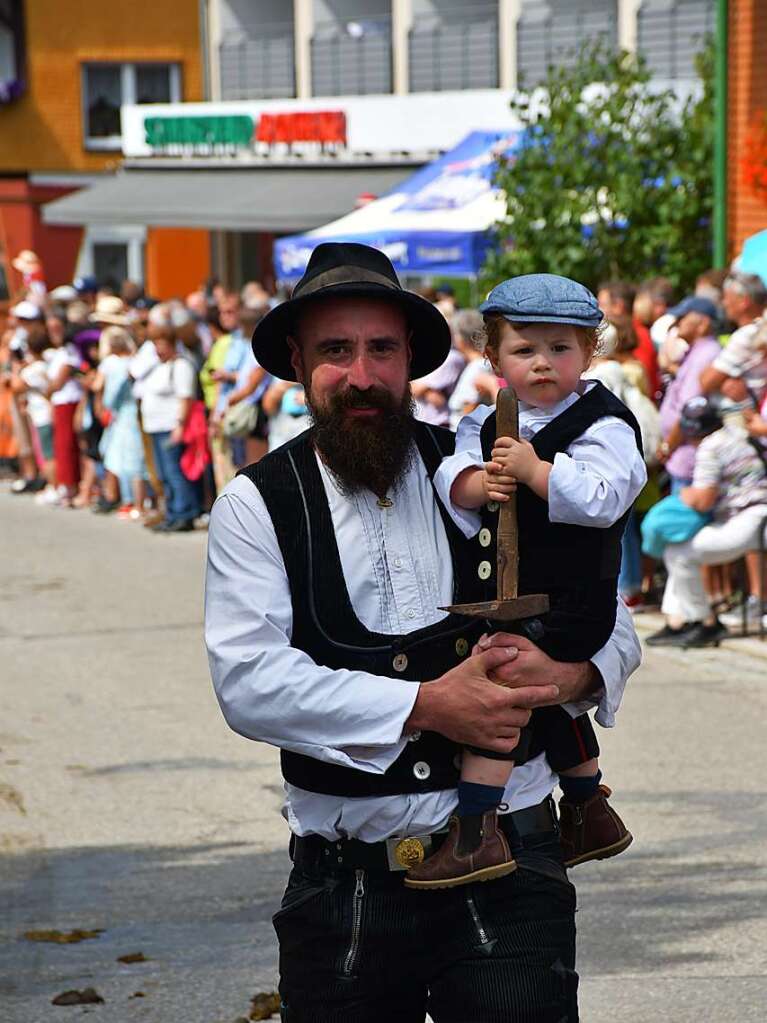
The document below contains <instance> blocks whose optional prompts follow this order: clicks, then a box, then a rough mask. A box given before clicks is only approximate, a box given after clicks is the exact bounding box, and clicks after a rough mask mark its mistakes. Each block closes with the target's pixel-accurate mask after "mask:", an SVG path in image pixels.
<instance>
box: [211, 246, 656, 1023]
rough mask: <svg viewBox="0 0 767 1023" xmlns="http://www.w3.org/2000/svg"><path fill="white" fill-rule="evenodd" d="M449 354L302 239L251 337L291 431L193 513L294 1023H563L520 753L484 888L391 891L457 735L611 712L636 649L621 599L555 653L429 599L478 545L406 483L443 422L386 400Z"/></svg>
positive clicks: (547, 847) (398, 399)
mask: <svg viewBox="0 0 767 1023" xmlns="http://www.w3.org/2000/svg"><path fill="white" fill-rule="evenodd" d="M449 347H450V334H449V328H448V325H447V323H446V322H445V320H444V318H443V316H442V314H441V313H440V312H439V311H438V310H436V309H434V307H433V306H432V305H431V304H430V303H429V302H426V301H425V300H423V299H421V298H420V297H418V296H417V295H414V294H412V293H410V292H408V291H405V290H403V288H402V287H401V285H400V283H399V281H398V279H397V276H396V274H395V272H394V269H393V267H392V265H391V263H390V262H389V260H388V259H387V258H386V257H385V256H384V255H383V254H382V253H380V252H378V251H377V250H375V249H371V248H369V247H367V246H363V245H357V244H352V243H341V244H339V243H326V244H323V245H320V246H318V247H317V248H316V249H315V250H314V252H313V254H312V257H311V259H310V261H309V264H308V266H307V269H306V272H305V274H304V276H303V278H302V279H301V280H300V281H299V282H298V284H297V285H296V288H295V290H294V292H293V297H292V298H291V300H290V301H288V302H285V303H283V304H282V305H280V306H278V307H276V308H275V309H273V310H272V311H271V312H270V313H268V314H267V315H266V316H265V317H264V318H263V319H262V320H261V321H260V323H259V324H258V326H257V327H256V330H255V332H254V335H253V351H254V355H255V357H256V359H257V360H258V362H259V364H260V365H262V366H263V367H264V368H265V369H266V370H267V372H269V373H270V374H272V375H273V376H275V377H278V378H281V379H284V380H296V381H298V382H299V383H301V384H303V386H304V388H305V394H306V402H307V405H308V408H309V410H310V413H311V417H312V426H311V427H310V429H308V430H307V431H306V432H304V433H303V434H301V435H300V436H298V437H297V438H294V439H293V440H291V441H289V442H288V443H287V444H286V445H284V446H282V447H281V448H278V449H276V450H274V451H272V452H270V453H269V454H268V455H267V456H265V457H264V458H262V459H261V460H260V461H259V462H258V463H257V464H256V465H253V466H250V467H248V468H246V469H244V470H243V471H241V472H240V474H239V475H238V476H236V477H235V479H234V480H232V481H231V482H230V483H229V484H228V485H227V487H226V488H225V489H224V490H223V492H222V493H221V495H220V496H219V498H218V500H217V502H216V504H215V505H214V507H213V510H212V513H211V521H210V526H209V544H208V564H207V576H206V595H205V607H206V612H205V639H206V644H207V648H208V656H209V663H210V668H211V674H212V678H213V683H214V686H215V689H216V693H217V696H218V699H219V703H220V706H221V709H222V711H223V713H224V715H225V717H226V719H227V721H228V723H229V724H230V726H231V727H232V728H233V729H234V730H235V731H237V732H239V733H241V734H243V735H245V736H247V737H248V738H251V739H254V740H258V741H263V742H268V743H270V744H272V745H275V746H278V747H279V748H280V749H281V765H282V772H283V776H284V779H285V789H286V803H285V810H284V814H285V817H286V819H287V821H288V824H289V827H290V830H291V832H292V837H291V842H290V851H291V856H292V859H293V864H294V867H293V872H292V874H291V877H290V880H289V883H288V888H287V890H286V892H285V896H284V898H283V901H282V906H281V908H280V910H279V911H278V912H277V914H276V915H275V918H274V925H275V928H276V930H277V935H278V938H279V942H280V972H281V980H280V995H281V1000H282V1003H283V1004H282V1009H281V1012H282V1018H283V1019H285V1020H291V1021H294V1023H296V1021H304V1020H306V1021H308V1020H316V1019H327V1020H331V1019H332V1020H335V1021H349V1023H351V1021H354V1023H357V1021H359V1020H362V1019H364V1020H366V1021H371V1023H375V1021H378V1020H381V1021H383V1020H387V1021H388V1020H391V1019H397V1018H407V1019H408V1020H414V1021H415V1020H423V1019H424V1017H425V1014H426V1012H427V1011H428V1012H429V1013H430V1015H431V1016H432V1018H433V1019H434V1020H435V1021H437V1023H449V1021H456V1023H457V1021H459V1020H460V1021H463V1023H465V1021H466V1020H479V1019H483V1018H487V1015H488V1012H492V1013H493V1014H494V1018H498V1019H500V1018H512V1016H514V1015H519V1016H521V1015H525V1017H526V1018H529V1019H533V1018H543V1016H542V1013H544V1012H547V1013H549V1014H551V1017H552V1019H553V1018H554V1016H555V1015H556V1018H558V1019H568V1020H576V1019H577V998H576V988H577V976H576V974H575V972H574V960H575V948H574V941H575V938H574V935H575V928H574V911H575V899H574V892H573V889H572V888H571V886H570V885H569V884H568V882H567V880H566V877H565V874H564V871H563V868H562V862H561V853H560V851H559V845H558V830H557V826H556V822H555V818H554V816H553V811H552V805H551V798H550V794H551V790H552V788H553V786H554V778H553V776H552V774H551V771H550V770H549V768H548V767H547V765H546V764H545V761H544V760H543V759H539V760H538V761H536V762H530V763H529V764H527V765H524V766H522V767H521V768H520V769H519V772H515V780H514V781H513V783H512V788H511V790H510V793H509V799H510V807H511V811H512V812H511V813H510V814H509V815H508V816H509V817H510V818H512V819H513V821H514V827H515V831H516V832H517V833H518V834H519V835H520V836H521V842H522V843H523V846H524V847H523V848H522V849H521V850H520V851H519V853H518V862H519V866H520V869H519V870H517V871H516V872H515V873H514V874H512V875H509V877H508V878H504V879H501V880H499V881H498V882H496V884H495V887H496V891H495V892H494V897H493V899H492V900H485V899H484V898H483V897H482V896H481V895H480V893H479V892H475V889H474V887H472V886H469V887H467V888H457V889H448V890H445V891H440V892H435V893H432V894H430V895H428V896H425V895H424V894H423V893H422V892H418V891H413V890H410V889H408V888H406V887H405V886H404V884H403V877H404V873H405V871H406V870H407V868H408V867H410V866H411V865H413V864H414V863H416V862H418V861H419V860H421V859H423V857H424V856H425V855H427V854H428V852H429V851H430V850H431V849H432V847H434V848H436V846H437V845H438V844H439V843H440V842H441V841H444V839H445V833H446V825H447V822H448V818H449V817H450V815H451V813H452V811H453V809H454V807H455V804H456V785H457V781H458V767H457V760H456V757H457V754H458V752H459V748H460V745H461V744H465V743H470V744H474V745H478V746H481V747H483V748H490V749H494V750H496V751H498V752H503V753H508V752H510V751H511V749H512V748H513V746H514V744H515V742H516V741H517V738H518V734H519V728H520V727H521V726H522V725H524V724H525V723H526V722H527V720H528V715H529V709H530V708H531V707H533V706H536V705H538V704H543V703H557V702H559V701H562V700H576V699H577V700H581V699H592V698H594V699H596V698H598V696H599V693H600V692H601V691H602V690H604V691H605V693H606V694H607V696H606V697H605V698H606V699H609V700H613V701H617V699H619V694H620V691H621V689H622V686H623V684H624V683H625V680H626V678H627V677H628V675H629V674H630V673H631V671H633V670H634V668H635V667H636V666H637V664H638V659H639V653H638V643H637V640H636V636H635V633H634V631H633V627H632V625H631V621H630V617H629V616H628V615H627V613H626V612H625V609H623V610H619V613H618V616H617V620H616V625H615V629H614V632H613V636H612V637H611V638H610V639H609V640H608V642H607V644H606V646H605V648H604V649H603V650H602V651H600V652H599V653H597V654H596V655H595V656H594V658H593V659H592V660H591V661H590V662H585V661H584V662H573V663H570V664H560V663H557V662H555V661H553V660H552V659H551V658H550V657H548V656H547V655H546V654H545V653H543V651H542V650H540V649H539V648H537V647H536V646H535V645H534V644H533V643H531V642H529V641H528V640H526V639H525V638H524V637H510V636H507V635H503V634H501V635H498V636H494V637H490V638H489V637H486V636H483V635H481V633H482V628H481V623H479V622H477V623H474V622H472V621H469V620H467V619H465V618H463V617H459V616H456V615H452V614H445V612H443V611H441V610H439V608H440V606H444V605H446V604H451V603H454V602H456V601H461V600H471V599H474V598H475V597H476V596H477V594H478V592H479V582H478V576H477V568H476V566H477V563H478V561H479V560H480V558H481V557H482V551H483V550H484V548H482V547H481V544H480V543H479V542H478V541H476V540H474V541H467V540H465V539H464V538H463V537H462V535H461V534H460V532H459V530H458V529H457V527H456V526H455V525H454V523H453V521H452V519H451V518H450V516H449V515H448V514H447V513H446V511H445V509H444V507H443V506H442V504H441V502H440V501H439V499H438V498H437V496H436V493H435V490H434V487H433V484H432V478H433V476H434V473H435V472H436V470H437V468H438V467H439V464H440V462H441V460H442V458H443V457H444V456H445V455H448V454H450V453H451V452H452V451H453V449H454V438H453V435H452V434H450V432H449V431H447V430H444V429H441V428H438V427H434V426H431V425H429V424H425V423H419V422H418V421H416V420H415V419H414V418H413V416H412V413H411V400H410V391H409V379H410V378H417V377H420V376H424V375H425V374H427V373H428V372H430V371H431V370H433V369H435V368H436V367H437V366H439V365H440V363H441V362H442V361H443V360H444V358H445V356H446V355H447V352H448V350H449ZM494 683H506V685H504V684H494ZM533 846H534V847H535V851H534V852H533ZM488 970H490V971H491V973H492V976H491V973H489V972H488ZM536 1013H537V1014H538V1015H536Z"/></svg>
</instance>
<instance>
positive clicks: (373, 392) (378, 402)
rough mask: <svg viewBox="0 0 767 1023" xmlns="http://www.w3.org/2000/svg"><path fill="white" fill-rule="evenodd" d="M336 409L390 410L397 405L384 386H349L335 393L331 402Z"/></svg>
mask: <svg viewBox="0 0 767 1023" xmlns="http://www.w3.org/2000/svg"><path fill="white" fill-rule="evenodd" d="M331 405H332V408H333V410H334V411H337V412H343V411H344V410H345V409H365V408H377V409H382V410H383V411H384V412H390V411H392V410H393V409H395V408H396V407H397V403H396V401H395V400H394V397H393V396H392V395H391V394H390V393H389V391H387V390H384V388H382V387H369V388H367V390H364V391H362V390H360V389H359V388H358V387H347V388H346V390H344V391H342V392H341V393H340V394H335V395H334V396H333V399H332V402H331Z"/></svg>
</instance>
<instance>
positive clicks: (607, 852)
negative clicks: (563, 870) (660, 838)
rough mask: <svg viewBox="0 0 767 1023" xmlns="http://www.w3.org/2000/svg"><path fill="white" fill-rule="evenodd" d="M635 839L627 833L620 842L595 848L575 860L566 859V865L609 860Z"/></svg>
mask: <svg viewBox="0 0 767 1023" xmlns="http://www.w3.org/2000/svg"><path fill="white" fill-rule="evenodd" d="M633 841H634V836H633V835H632V834H630V833H627V834H626V835H624V837H623V838H622V839H621V840H620V842H616V843H615V844H614V845H606V846H605V847H604V849H594V850H593V851H592V852H588V853H584V854H583V855H582V856H576V857H575V859H574V860H565V866H566V867H577V866H578V864H579V863H588V861H589V860H609V859H610V857H611V856H617V855H618V854H619V853H622V852H623V850H624V849H628V847H629V846H630V845H631V843H632V842H633Z"/></svg>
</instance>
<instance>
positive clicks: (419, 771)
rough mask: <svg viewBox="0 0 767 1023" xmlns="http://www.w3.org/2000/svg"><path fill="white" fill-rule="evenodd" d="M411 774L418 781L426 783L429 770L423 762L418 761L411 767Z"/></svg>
mask: <svg viewBox="0 0 767 1023" xmlns="http://www.w3.org/2000/svg"><path fill="white" fill-rule="evenodd" d="M413 774H414V775H415V776H416V778H417V779H418V780H419V781H426V779H427V778H428V777H429V775H430V774H431V768H430V767H429V765H428V764H427V763H426V761H425V760H419V761H418V763H416V764H414V765H413Z"/></svg>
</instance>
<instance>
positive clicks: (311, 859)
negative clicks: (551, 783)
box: [290, 796, 559, 874]
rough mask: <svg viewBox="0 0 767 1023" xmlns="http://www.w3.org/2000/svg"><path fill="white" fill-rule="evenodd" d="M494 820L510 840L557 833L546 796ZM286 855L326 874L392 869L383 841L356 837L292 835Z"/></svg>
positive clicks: (308, 869) (301, 866) (306, 868)
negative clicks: (533, 804)
mask: <svg viewBox="0 0 767 1023" xmlns="http://www.w3.org/2000/svg"><path fill="white" fill-rule="evenodd" d="M498 824H499V827H500V829H501V831H503V832H504V834H506V835H507V836H508V837H509V838H511V839H512V840H514V839H516V838H520V839H522V841H523V844H524V839H525V838H529V837H530V836H531V835H535V836H540V835H544V834H551V835H555V834H558V833H559V825H558V824H557V818H556V814H555V812H554V801H553V799H552V798H551V797H550V796H549V797H547V798H546V799H544V800H542V801H541V802H540V803H537V804H536V805H535V806H528V807H525V808H524V809H523V810H515V811H514V812H513V813H502V814H499V815H498ZM445 834H447V832H439V833H438V834H436V835H434V836H432V837H433V839H434V844H433V847H434V848H438V847H439V844H440V842H441V841H442V839H443V836H444V835H445ZM414 837H419V836H414ZM290 858H291V859H292V860H293V863H294V864H295V865H296V867H297V868H298V869H299V870H302V871H305V872H306V873H308V874H317V873H322V874H330V873H337V872H338V871H343V870H373V871H381V872H388V871H390V870H391V869H392V868H391V865H390V863H389V858H388V856H387V851H386V842H360V840H359V839H357V838H343V839H340V840H339V841H337V842H329V841H328V840H327V839H325V838H321V837H320V836H319V835H307V836H306V837H305V838H301V837H299V836H298V835H293V836H292V838H291V840H290Z"/></svg>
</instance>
